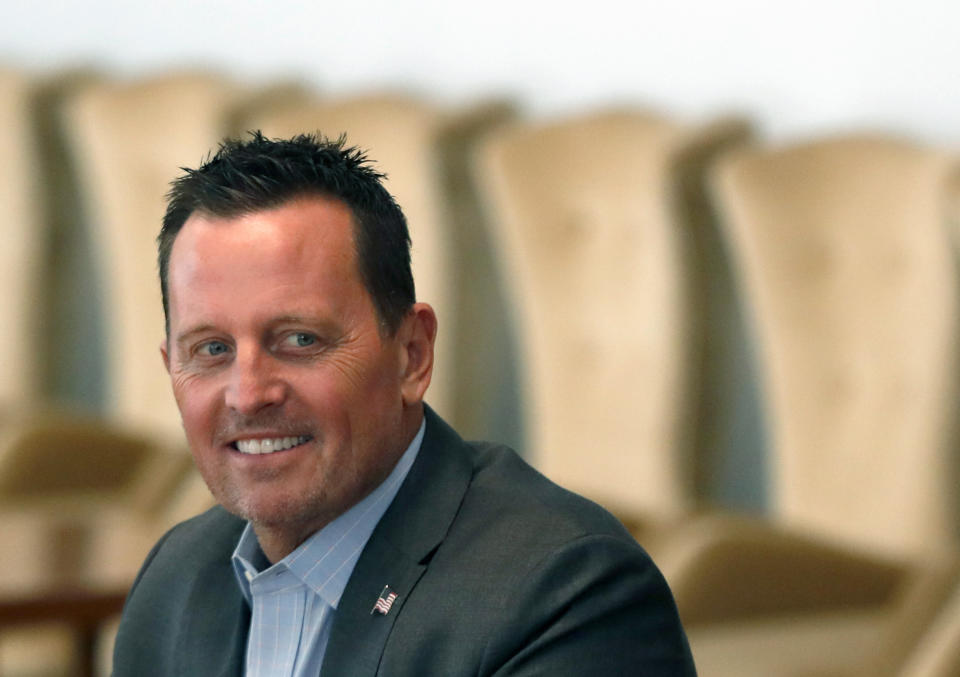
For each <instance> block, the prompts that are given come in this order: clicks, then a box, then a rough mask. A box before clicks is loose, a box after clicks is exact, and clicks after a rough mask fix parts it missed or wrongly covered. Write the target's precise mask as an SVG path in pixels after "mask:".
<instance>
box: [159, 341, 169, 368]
mask: <svg viewBox="0 0 960 677" xmlns="http://www.w3.org/2000/svg"><path fill="white" fill-rule="evenodd" d="M160 355H161V356H162V357H163V366H164V367H166V368H167V373H168V374H169V373H170V356H169V355H168V354H167V338H166V337H164V339H163V340H162V341H160Z"/></svg>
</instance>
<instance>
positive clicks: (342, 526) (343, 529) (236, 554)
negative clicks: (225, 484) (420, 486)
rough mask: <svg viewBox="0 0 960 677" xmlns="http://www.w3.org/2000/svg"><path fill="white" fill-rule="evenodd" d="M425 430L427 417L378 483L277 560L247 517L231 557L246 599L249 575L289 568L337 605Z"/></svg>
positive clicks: (409, 464) (414, 455) (248, 596)
mask: <svg viewBox="0 0 960 677" xmlns="http://www.w3.org/2000/svg"><path fill="white" fill-rule="evenodd" d="M425 430H426V420H424V421H422V422H421V423H420V429H419V430H418V431H417V434H416V436H414V438H413V441H412V442H411V443H410V446H409V447H407V450H406V451H405V452H404V453H403V456H401V457H400V460H399V461H398V462H397V464H396V466H394V468H393V470H392V471H391V472H390V474H389V475H388V476H387V479H385V480H384V481H383V482H382V483H381V484H380V485H379V486H377V488H376V489H374V490H373V491H371V492H370V493H369V494H368V495H367V496H366V497H365V498H363V500H361V501H360V502H358V503H357V504H355V505H354V506H352V507H351V508H350V509H349V510H347V511H346V512H345V513H343V514H342V515H340V516H339V517H337V518H336V519H334V520H333V521H332V522H330V523H329V524H327V525H326V526H325V527H323V528H322V529H320V530H319V531H317V532H316V533H314V534H313V535H312V536H310V538H308V539H307V540H306V541H304V542H303V543H301V544H300V546H299V547H297V549H296V550H294V551H293V552H291V553H290V554H289V555H287V556H286V557H284V558H283V559H282V560H280V561H279V562H277V563H276V564H274V565H273V566H270V565H269V562H268V561H267V559H266V557H265V556H264V555H263V552H262V551H261V549H260V544H259V542H258V541H257V536H256V534H255V533H254V532H253V527H252V525H251V524H250V523H249V522H247V526H246V528H244V530H243V533H242V534H241V536H240V540H239V542H238V543H237V547H236V549H235V550H234V551H233V556H232V558H231V559H232V562H233V569H234V573H235V574H236V577H237V584H238V585H239V586H240V590H241V591H242V592H243V595H244V597H246V599H247V602H248V603H250V602H251V600H252V595H251V592H250V581H251V580H253V579H254V578H256V577H257V576H259V575H261V574H265V573H267V572H268V571H269V572H271V573H272V572H277V571H281V570H283V569H287V570H289V571H290V572H291V573H292V574H294V575H295V576H296V577H297V578H298V579H299V580H300V581H302V582H303V584H304V585H306V586H307V587H308V588H310V589H311V590H313V591H314V592H315V593H316V594H318V595H320V597H322V598H323V600H324V601H325V602H326V603H327V604H329V605H330V606H331V607H333V608H334V609H336V608H337V604H339V602H340V596H341V595H342V594H343V590H344V588H345V587H346V586H347V581H348V580H349V579H350V574H352V573H353V567H354V566H355V565H356V563H357V560H358V559H359V557H360V553H361V551H362V550H363V548H364V546H365V545H366V544H367V541H368V540H369V539H370V534H371V533H373V530H374V528H375V527H376V526H377V523H378V522H380V518H381V517H383V513H385V512H386V510H387V508H388V507H389V506H390V503H392V502H393V498H394V497H395V496H396V495H397V491H398V490H399V489H400V485H401V484H402V483H403V480H404V479H405V478H406V476H407V473H408V472H409V471H410V468H411V466H413V462H414V461H415V460H416V458H417V454H418V453H419V451H420V445H421V443H422V442H423V436H424V431H425Z"/></svg>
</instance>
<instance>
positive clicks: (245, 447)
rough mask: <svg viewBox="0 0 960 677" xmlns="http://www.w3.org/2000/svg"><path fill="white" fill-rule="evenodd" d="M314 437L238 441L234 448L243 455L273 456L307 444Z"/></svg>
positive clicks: (301, 436)
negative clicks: (278, 452)
mask: <svg viewBox="0 0 960 677" xmlns="http://www.w3.org/2000/svg"><path fill="white" fill-rule="evenodd" d="M311 439H313V438H312V437H310V435H300V436H299V437H274V438H263V439H248V440H237V441H236V442H234V443H233V445H232V446H233V447H234V448H235V449H236V450H237V451H239V452H240V453H241V454H272V453H273V452H275V451H286V450H287V449H293V448H294V447H299V446H300V445H301V444H306V443H307V442H309V441H310V440H311Z"/></svg>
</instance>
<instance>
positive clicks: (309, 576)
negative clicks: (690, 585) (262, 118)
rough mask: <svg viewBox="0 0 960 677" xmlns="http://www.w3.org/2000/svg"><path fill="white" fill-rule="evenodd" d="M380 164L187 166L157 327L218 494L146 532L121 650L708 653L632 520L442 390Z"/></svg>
mask: <svg viewBox="0 0 960 677" xmlns="http://www.w3.org/2000/svg"><path fill="white" fill-rule="evenodd" d="M380 178H382V177H381V175H379V174H378V173H376V172H375V171H374V170H373V169H372V168H371V167H370V166H369V165H368V164H367V163H366V160H365V158H364V157H363V155H362V154H361V153H360V152H358V151H357V150H355V149H349V148H345V147H344V145H343V140H342V139H341V141H339V142H336V143H331V142H328V141H326V140H323V139H317V138H314V137H309V136H301V137H297V138H295V139H292V140H290V141H270V140H267V139H265V138H263V137H262V136H261V135H259V134H255V135H253V137H252V138H251V139H250V140H249V141H247V142H238V141H230V142H226V143H225V144H224V145H222V146H221V148H220V151H219V152H218V153H217V155H216V156H214V157H213V159H211V160H210V161H209V162H207V163H206V164H204V165H203V166H202V167H200V168H199V169H197V170H188V171H187V173H186V174H185V175H184V176H182V177H181V178H179V179H178V180H177V181H175V182H174V184H173V189H172V191H171V193H170V201H169V206H168V210H167V214H166V216H165V218H164V223H163V228H162V231H161V234H160V237H159V249H160V255H159V263H160V280H161V289H162V293H163V302H164V310H165V313H166V319H167V336H166V339H165V341H164V342H163V344H162V346H161V353H162V355H163V360H164V363H165V364H166V366H167V370H168V371H169V373H170V378H171V381H172V384H173V391H174V394H175V396H176V400H177V404H178V406H179V408H180V412H181V416H182V419H183V425H184V429H185V431H186V435H187V440H188V442H189V444H190V447H191V450H192V452H193V455H194V459H195V461H196V463H197V466H198V468H199V469H200V472H201V474H202V475H203V477H204V479H205V480H206V482H207V484H208V485H209V487H210V489H211V491H212V492H213V495H214V496H215V497H216V499H217V500H218V501H219V503H220V504H221V506H222V507H216V508H214V509H212V510H210V511H208V512H207V513H205V514H203V515H200V516H199V517H196V518H194V519H192V520H189V521H187V522H185V523H183V524H181V525H178V526H177V527H175V528H173V529H172V530H171V531H170V532H169V533H167V534H166V535H165V536H164V537H163V539H162V540H161V541H160V543H158V544H157V546H156V547H155V548H154V549H153V551H152V552H151V553H150V555H149V557H148V558H147V561H146V563H145V564H144V566H143V568H142V570H141V572H140V574H139V576H138V577H137V580H136V581H135V583H134V586H133V588H132V590H131V592H130V595H129V597H128V600H127V604H126V607H125V609H124V614H123V619H122V622H121V625H120V630H119V633H118V636H117V644H116V650H115V656H114V674H115V675H116V676H117V677H125V676H128V675H129V676H136V677H142V676H144V675H177V676H178V677H182V676H184V675H198V676H203V677H212V676H216V675H241V674H245V675H271V676H275V675H297V676H299V675H312V676H316V675H323V677H335V676H342V677H359V676H363V675H391V676H395V677H402V676H410V677H413V676H417V677H420V676H423V675H444V676H447V675H534V674H536V675H627V674H637V675H670V676H676V675H692V674H694V669H693V664H692V660H691V657H690V653H689V649H688V647H687V643H686V638H685V637H684V634H683V630H682V629H681V627H680V623H679V620H678V617H677V612H676V608H675V605H674V602H673V599H672V597H671V595H670V592H669V590H668V589H667V586H666V584H665V583H664V581H663V579H662V577H661V576H660V574H659V572H658V571H657V570H656V568H655V567H654V565H653V564H652V563H651V562H650V560H649V558H648V557H647V555H646V554H645V553H644V552H643V550H642V549H641V548H640V547H639V546H638V545H637V544H636V543H635V542H634V541H633V540H632V539H631V538H630V536H629V535H628V534H627V533H626V531H625V530H624V529H623V528H622V527H621V526H620V525H619V524H618V523H617V522H616V520H614V519H613V518H612V517H610V516H609V515H608V514H607V513H606V512H604V511H603V510H601V509H600V508H598V507H597V506H595V505H593V504H591V503H589V502H588V501H586V500H584V499H582V498H579V497H577V496H575V495H573V494H570V493H568V492H566V491H564V490H562V489H560V488H559V487H557V486H555V485H553V484H551V483H550V482H549V481H547V480H546V479H545V478H543V477H542V476H540V475H539V474H537V473H536V472H535V471H533V470H532V469H531V468H530V467H529V466H527V465H526V464H524V463H523V462H522V461H521V460H520V459H519V458H518V457H517V456H516V455H515V454H514V453H513V452H512V451H510V450H508V449H506V448H503V447H499V446H496V445H489V444H467V443H465V442H463V441H462V440H461V439H460V438H459V437H458V436H457V435H456V433H455V432H453V430H451V429H450V428H449V427H448V426H447V425H446V424H445V423H444V422H443V421H441V420H440V419H439V418H438V417H437V416H436V415H435V414H434V413H433V412H432V411H430V410H429V408H427V407H426V406H425V405H424V404H423V397H424V393H425V391H426V389H427V386H428V385H429V383H430V377H431V372H432V368H433V342H434V336H435V335H436V331H437V320H436V317H435V316H434V313H433V310H432V309H431V308H430V306H428V305H426V304H424V303H418V302H416V301H415V298H414V286H413V278H412V275H411V272H410V252H409V246H410V244H409V237H408V234H407V228H406V223H405V220H404V218H403V215H402V213H401V211H400V209H399V208H398V207H397V205H396V203H395V202H394V201H393V199H392V198H391V197H390V195H389V194H388V193H387V192H386V190H385V189H384V188H383V186H382V185H381V183H380ZM585 453H586V450H585Z"/></svg>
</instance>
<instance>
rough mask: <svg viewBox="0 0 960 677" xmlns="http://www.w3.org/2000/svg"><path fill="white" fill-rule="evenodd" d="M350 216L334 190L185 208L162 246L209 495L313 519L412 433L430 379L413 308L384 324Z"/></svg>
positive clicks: (174, 353)
mask: <svg viewBox="0 0 960 677" xmlns="http://www.w3.org/2000/svg"><path fill="white" fill-rule="evenodd" d="M352 228H353V225H352V218H351V213H350V210H349V209H348V208H347V207H346V206H345V205H343V204H342V203H340V202H339V201H335V200H328V199H322V198H303V199H297V200H294V201H291V202H288V203H286V204H285V205H283V206H281V207H279V208H277V209H272V210H269V211H263V212H257V213H253V214H249V215H244V216H240V217H237V218H228V219H222V218H214V217H208V216H204V215H203V214H196V213H195V214H193V215H192V216H191V217H190V218H189V219H188V220H187V222H186V223H185V224H184V227H183V229H182V230H181V232H180V233H179V234H178V235H177V238H176V241H175V243H174V246H173V251H172V254H171V258H170V266H169V296H170V299H169V301H170V307H169V312H170V334H169V337H168V340H167V343H166V344H165V345H164V346H163V347H162V351H163V355H164V361H165V362H166V364H167V369H168V370H169V372H170V377H171V381H172V383H173V391H174V395H175V396H176V400H177V404H178V406H179V408H180V413H181V417H182V419H183V426H184V429H185V430H186V434H187V440H188V442H189V443H190V447H191V450H192V452H193V456H194V459H195V461H196V463H197V466H198V468H199V469H200V472H201V474H202V475H203V477H204V479H205V480H206V482H207V484H208V485H209V487H210V490H211V491H212V493H213V495H214V496H215V497H216V498H217V500H218V501H220V502H221V503H222V504H223V505H224V507H226V508H227V509H228V510H230V511H231V512H234V513H236V514H239V515H241V516H243V517H245V518H247V519H249V520H251V521H252V522H253V523H254V526H255V527H257V526H259V527H263V528H266V529H278V530H283V529H293V530H300V531H302V532H303V535H304V536H306V535H309V533H312V531H314V530H316V529H317V528H319V527H322V526H323V525H324V524H326V523H327V522H329V521H330V520H331V519H333V518H334V517H336V516H337V515H339V514H340V513H342V512H343V511H345V510H346V509H347V508H349V507H350V506H351V505H353V504H354V503H356V502H357V501H359V500H360V499H361V498H363V497H364V496H365V495H366V494H367V493H368V492H369V491H371V490H372V489H373V488H374V487H376V486H377V484H379V483H380V482H381V481H382V480H383V479H384V478H385V477H386V475H387V474H388V473H389V472H390V470H391V469H392V467H393V465H394V464H395V462H396V460H397V459H398V458H399V456H400V454H402V453H403V450H404V449H405V448H406V445H407V444H408V443H409V441H410V440H409V439H408V438H409V437H412V434H411V433H410V417H409V411H410V405H411V404H416V406H417V407H419V397H420V396H422V393H423V390H424V389H425V388H426V383H423V382H420V383H418V384H417V385H416V386H411V383H410V373H409V372H410V366H411V360H410V357H411V356H410V354H409V351H410V341H409V339H410V336H411V332H410V327H409V326H408V325H409V324H410V318H408V320H407V321H405V323H404V325H402V326H401V329H399V330H398V331H397V333H396V335H395V336H394V337H385V336H383V335H382V334H381V331H380V328H379V324H378V317H377V314H376V312H375V310H374V306H373V302H372V299H371V298H370V295H369V293H368V292H367V290H366V288H365V287H364V285H363V283H362V282H361V280H360V277H359V272H358V268H357V262H356V256H355V250H354V240H353V230H352ZM418 305H419V304H418ZM427 309H428V310H429V307H427ZM412 316H413V317H414V320H415V318H416V312H414V313H412ZM430 318H432V312H431V314H430ZM430 338H431V344H432V336H431V337H430ZM414 358H415V359H414V361H415V360H416V355H414ZM426 382H427V383H428V382H429V370H428V373H427V374H426ZM417 411H418V414H417V416H418V417H419V409H418V410H417ZM414 431H415V428H414ZM258 533H259V532H258Z"/></svg>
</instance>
